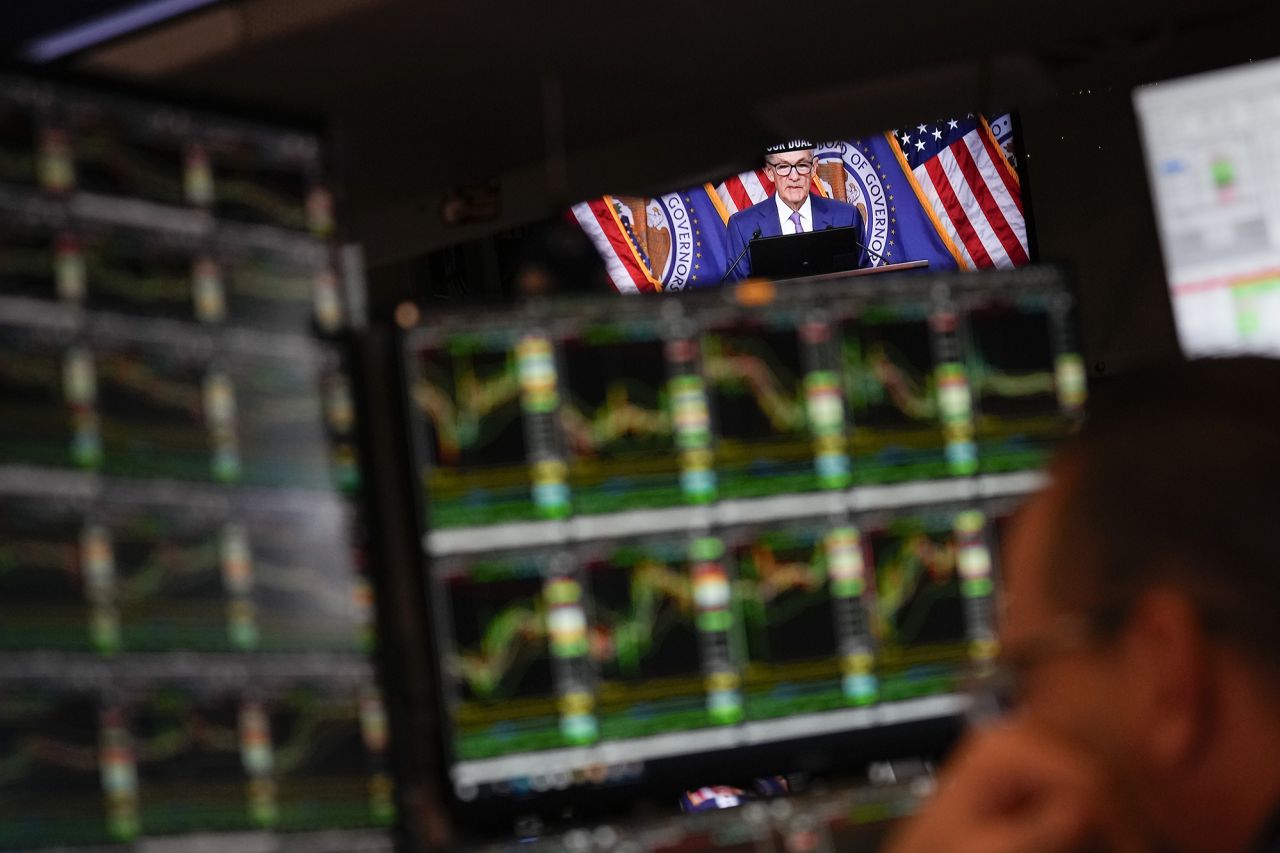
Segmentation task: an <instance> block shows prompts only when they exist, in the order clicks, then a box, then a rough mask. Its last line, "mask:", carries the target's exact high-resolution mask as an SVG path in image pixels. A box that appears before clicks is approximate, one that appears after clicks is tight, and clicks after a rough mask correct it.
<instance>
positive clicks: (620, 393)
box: [558, 321, 684, 513]
mask: <svg viewBox="0 0 1280 853" xmlns="http://www.w3.org/2000/svg"><path fill="white" fill-rule="evenodd" d="M562 335H563V336H562V338H561V340H560V347H561V353H562V355H561V361H560V365H561V374H560V380H561V383H560V384H561V388H562V399H561V401H560V408H559V412H558V419H559V424H560V428H561V430H562V431H563V434H564V443H565V456H566V461H567V464H568V483H569V490H570V493H571V494H572V501H573V506H574V511H575V512H578V513H595V512H612V511H618V510H625V509H633V508H637V507H647V506H669V505H671V504H678V503H682V502H683V501H684V496H683V493H682V488H681V477H680V454H679V448H678V443H677V436H676V429H675V423H674V418H675V413H674V408H675V400H674V397H675V395H676V394H677V393H678V390H677V386H676V380H673V379H672V378H671V377H670V376H669V374H668V368H667V363H666V356H665V353H666V349H667V347H666V342H665V341H664V339H663V334H662V330H661V327H660V325H659V323H657V322H655V321H636V322H628V323H611V322H598V323H584V324H582V325H580V326H577V325H575V326H573V327H571V328H569V329H566V330H563V331H562Z"/></svg>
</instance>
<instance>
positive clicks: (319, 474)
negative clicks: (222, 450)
mask: <svg viewBox="0 0 1280 853" xmlns="http://www.w3.org/2000/svg"><path fill="white" fill-rule="evenodd" d="M231 375H232V384H233V386H234V387H235V393H236V416H237V417H236V427H237V437H238V439H239V446H240V452H241V456H242V458H243V464H244V475H243V481H244V482H246V483H251V484H257V485H263V486H295V487H301V488H315V489H320V488H330V487H332V486H334V485H337V483H336V482H335V480H336V475H337V471H336V469H335V467H334V465H333V458H332V451H331V447H330V443H329V436H328V433H327V431H326V429H325V419H324V408H323V400H322V398H321V379H320V366H319V365H318V364H316V363H313V362H312V361H311V360H310V359H298V360H285V359H279V358H251V357H242V358H240V359H238V360H237V361H236V362H235V365H234V368H233V370H232V374H231Z"/></svg>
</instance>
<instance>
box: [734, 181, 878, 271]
mask: <svg viewBox="0 0 1280 853" xmlns="http://www.w3.org/2000/svg"><path fill="white" fill-rule="evenodd" d="M809 203H810V204H811V205H812V207H813V230H814V231H821V230H822V229H823V228H826V227H828V226H830V227H833V228H841V227H843V226H845V225H857V226H858V232H859V233H860V234H861V233H865V230H864V228H863V224H862V214H861V213H860V212H859V211H858V208H856V207H854V206H853V205H851V204H845V203H844V202H842V201H833V200H832V199H829V198H823V197H822V196H820V195H814V194H813V193H810V194H809ZM757 228H759V229H760V236H761V237H781V236H782V223H781V222H779V221H778V203H777V202H776V201H774V199H773V196H769V197H768V198H766V199H765V200H764V201H762V202H760V203H759V204H753V205H751V207H748V208H747V209H746V210H739V211H738V212H737V213H735V214H734V215H733V216H730V217H729V230H728V237H727V240H728V242H727V244H726V249H725V251H727V252H728V254H727V255H726V257H725V262H726V263H733V259H734V258H736V257H738V254H739V253H740V252H741V251H742V249H743V247H744V246H746V245H747V243H748V242H749V241H750V240H751V235H752V234H754V233H755V230H756V229H757ZM858 242H859V243H863V242H864V241H863V240H859V241H858ZM866 265H867V252H866V249H865V247H864V248H863V250H862V251H861V252H860V253H859V256H858V266H859V267H865V266H866ZM749 275H751V253H750V252H748V253H747V254H746V255H744V256H743V258H742V261H741V262H740V263H739V264H738V265H737V266H736V267H735V268H734V270H733V272H732V273H730V274H729V277H728V278H727V279H726V281H740V280H742V279H744V278H746V277H747V276H749Z"/></svg>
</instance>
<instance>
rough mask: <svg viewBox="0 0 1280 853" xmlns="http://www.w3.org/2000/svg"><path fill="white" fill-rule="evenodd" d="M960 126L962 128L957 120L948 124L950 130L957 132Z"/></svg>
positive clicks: (952, 120)
mask: <svg viewBox="0 0 1280 853" xmlns="http://www.w3.org/2000/svg"><path fill="white" fill-rule="evenodd" d="M959 126H960V122H958V121H956V120H955V119H951V120H950V121H948V122H947V129H948V130H955V129H956V128H958V127H959Z"/></svg>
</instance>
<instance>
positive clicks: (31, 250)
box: [0, 217, 84, 303]
mask: <svg viewBox="0 0 1280 853" xmlns="http://www.w3.org/2000/svg"><path fill="white" fill-rule="evenodd" d="M0 292H3V293H7V294H11V295H13V296H23V297H27V298H31V299H44V300H51V301H52V300H58V299H63V300H65V301H67V302H72V303H74V302H79V301H80V300H81V299H82V298H83V297H84V275H83V268H82V267H81V266H80V263H79V255H78V244H77V243H76V241H75V239H74V237H73V236H72V235H71V234H70V233H68V232H66V231H64V230H62V229H61V228H59V227H57V226H55V227H52V228H51V227H49V226H48V225H46V224H44V223H43V222H39V221H32V220H30V219H28V218H27V217H14V218H13V219H11V220H7V221H0Z"/></svg>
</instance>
